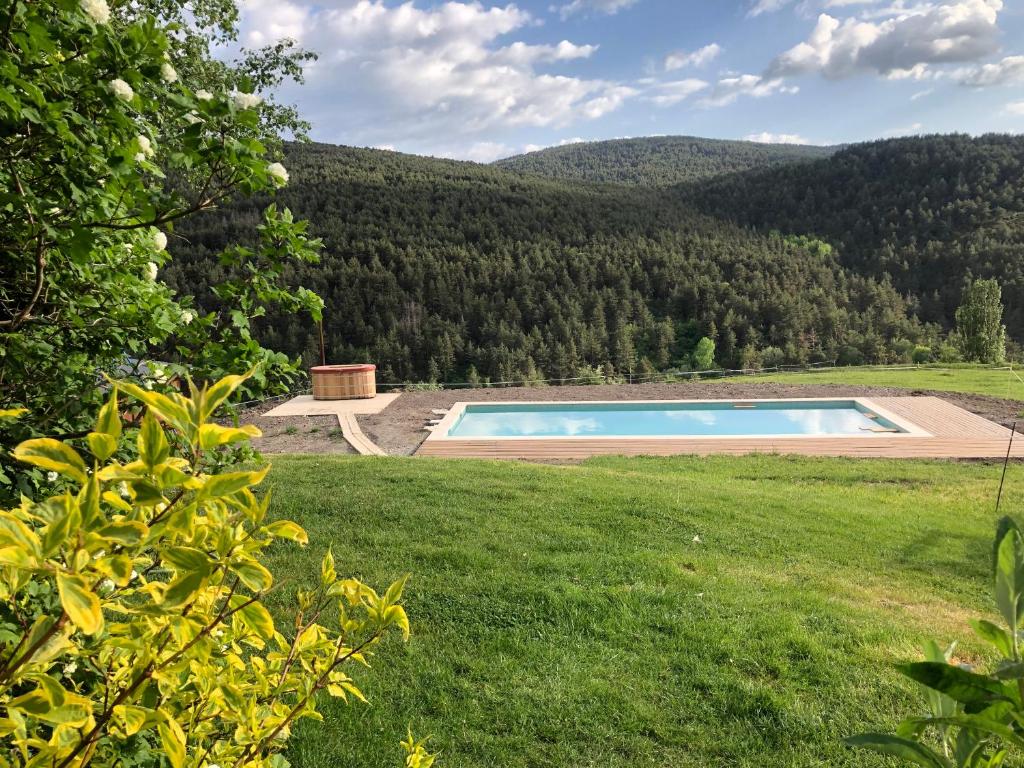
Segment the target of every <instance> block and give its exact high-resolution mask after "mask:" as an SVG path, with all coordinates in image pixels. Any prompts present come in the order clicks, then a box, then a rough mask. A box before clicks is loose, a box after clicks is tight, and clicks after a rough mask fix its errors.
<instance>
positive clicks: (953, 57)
mask: <svg viewBox="0 0 1024 768" xmlns="http://www.w3.org/2000/svg"><path fill="white" fill-rule="evenodd" d="M1002 7H1003V0H955V1H948V0H947V1H945V2H920V3H918V4H916V5H913V6H905V5H904V4H903V3H902V2H896V3H895V4H894V5H891V6H889V7H887V8H886V9H884V10H883V11H881V12H879V13H878V14H876V15H875V18H878V19H880V20H869V18H868V17H865V18H860V19H858V18H848V19H845V20H842V21H840V20H839V19H837V18H835V17H833V16H830V15H828V14H827V13H823V14H821V15H820V16H819V17H818V22H817V25H816V26H815V28H814V31H813V32H812V33H811V35H810V37H809V38H808V39H807V40H806V41H805V42H802V43H800V44H798V45H796V46H794V47H793V48H791V49H790V50H788V51H786V52H785V53H783V54H782V55H780V56H778V57H777V58H776V59H775V61H774V62H772V64H771V66H770V67H769V70H768V76H769V77H786V76H790V75H799V74H805V73H810V72H818V73H821V74H822V75H824V76H825V77H828V78H833V79H837V78H843V77H849V76H851V75H854V74H857V73H860V72H876V73H879V74H882V75H891V74H893V73H896V76H897V77H899V76H911V77H914V76H918V77H920V76H923V75H924V73H925V71H926V69H923V68H922V67H925V68H926V67H927V66H928V65H933V64H946V63H955V62H967V61H975V60H977V59H980V58H983V57H985V56H987V55H990V54H992V53H994V52H995V51H996V50H998V47H999V27H998V26H997V20H998V15H999V11H1000V10H1002ZM904 73H909V74H908V75H904Z"/></svg>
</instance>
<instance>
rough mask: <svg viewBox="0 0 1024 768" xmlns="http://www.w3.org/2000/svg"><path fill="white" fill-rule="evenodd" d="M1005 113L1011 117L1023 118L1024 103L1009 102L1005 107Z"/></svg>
mask: <svg viewBox="0 0 1024 768" xmlns="http://www.w3.org/2000/svg"><path fill="white" fill-rule="evenodd" d="M1006 111H1007V112H1009V113H1010V114H1011V115H1022V116H1024V101H1011V102H1010V103H1009V104H1007V105H1006Z"/></svg>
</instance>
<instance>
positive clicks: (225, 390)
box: [200, 368, 256, 422]
mask: <svg viewBox="0 0 1024 768" xmlns="http://www.w3.org/2000/svg"><path fill="white" fill-rule="evenodd" d="M255 372H256V369H255V368H252V369H250V370H249V371H248V372H246V373H244V374H242V375H241V376H225V377H224V378H223V379H221V380H220V381H218V382H217V383H216V384H214V385H212V386H211V387H210V388H209V389H207V390H206V391H205V392H204V393H203V396H202V400H203V407H202V410H201V411H200V415H201V417H202V418H201V419H200V422H205V421H206V420H207V419H209V418H210V417H211V416H212V415H213V414H214V412H216V410H217V409H218V408H219V407H220V406H221V404H223V403H224V401H225V400H227V399H228V398H229V397H231V393H232V392H234V391H235V390H236V389H238V387H239V386H241V385H242V383H243V382H244V381H245V380H246V379H248V378H249V377H251V376H252V375H253V374H254V373H255Z"/></svg>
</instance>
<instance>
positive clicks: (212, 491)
mask: <svg viewBox="0 0 1024 768" xmlns="http://www.w3.org/2000/svg"><path fill="white" fill-rule="evenodd" d="M269 471H270V467H266V468H265V469H261V470H259V471H257V472H226V473H225V474H223V475H212V476H210V477H207V478H205V479H204V481H203V487H202V488H200V489H199V493H198V494H197V495H196V500H197V501H205V500H207V499H221V498H224V497H225V496H231V495H232V494H234V493H238V491H240V490H242V489H243V488H249V487H250V486H253V485H259V484H260V483H262V482H263V478H264V477H266V476H267V472H269Z"/></svg>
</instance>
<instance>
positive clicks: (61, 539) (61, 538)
mask: <svg viewBox="0 0 1024 768" xmlns="http://www.w3.org/2000/svg"><path fill="white" fill-rule="evenodd" d="M63 498H64V500H65V502H66V503H64V504H63V505H62V506H63V509H62V510H61V511H60V512H59V513H58V514H57V516H56V517H55V518H54V519H53V520H51V521H50V524H49V525H47V526H46V527H45V528H44V529H43V530H42V537H41V549H42V552H41V554H42V555H43V557H50V556H52V555H53V554H54V553H55V552H57V550H59V549H60V547H61V546H63V545H64V544H65V543H67V541H68V537H69V536H70V535H71V531H73V530H77V528H78V527H79V526H80V525H81V524H82V515H81V512H80V511H79V509H78V504H77V501H76V500H75V499H74V498H73V497H70V496H64V497H63Z"/></svg>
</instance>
